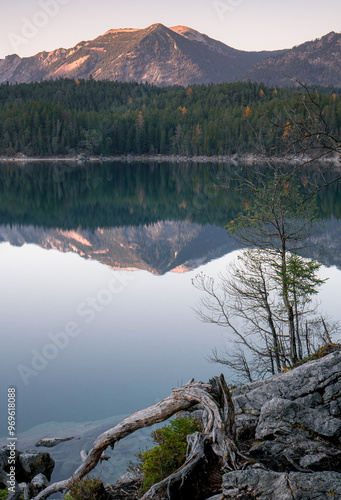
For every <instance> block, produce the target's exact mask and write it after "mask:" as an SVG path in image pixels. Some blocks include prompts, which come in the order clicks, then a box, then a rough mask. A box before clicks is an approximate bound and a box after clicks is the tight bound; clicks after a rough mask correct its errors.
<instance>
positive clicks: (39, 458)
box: [18, 450, 55, 482]
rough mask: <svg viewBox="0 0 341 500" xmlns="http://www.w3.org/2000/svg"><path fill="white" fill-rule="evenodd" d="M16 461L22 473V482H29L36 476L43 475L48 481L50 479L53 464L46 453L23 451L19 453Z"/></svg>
mask: <svg viewBox="0 0 341 500" xmlns="http://www.w3.org/2000/svg"><path fill="white" fill-rule="evenodd" d="M18 461H19V464H20V465H21V467H22V469H23V471H24V476H25V477H24V478H23V479H22V480H23V481H26V482H31V481H32V479H33V478H34V477H35V476H37V475H38V474H44V476H45V477H46V478H47V479H48V480H50V479H51V474H52V471H53V468H54V464H55V462H54V460H53V459H52V458H51V457H50V455H49V454H48V453H41V452H38V451H36V450H29V451H25V452H23V453H20V455H19V459H18Z"/></svg>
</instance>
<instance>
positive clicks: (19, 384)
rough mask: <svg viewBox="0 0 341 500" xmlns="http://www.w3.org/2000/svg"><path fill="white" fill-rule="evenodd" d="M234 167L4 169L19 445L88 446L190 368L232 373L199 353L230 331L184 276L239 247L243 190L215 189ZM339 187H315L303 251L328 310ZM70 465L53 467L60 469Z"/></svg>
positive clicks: (217, 266) (0, 286) (6, 356)
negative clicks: (317, 220) (60, 439)
mask: <svg viewBox="0 0 341 500" xmlns="http://www.w3.org/2000/svg"><path fill="white" fill-rule="evenodd" d="M233 168H235V167H233V166H225V167H223V166H214V165H196V164H185V165H183V164H175V165H174V164H121V163H112V164H111V163H106V164H82V165H76V164H64V163H63V164H59V163H53V164H48V163H39V164H38V163H37V164H26V165H22V166H19V165H14V164H8V165H2V166H1V168H0V170H1V176H0V178H1V181H0V242H1V243H0V276H1V281H0V300H1V311H2V314H1V320H2V321H1V325H2V326H1V338H2V346H1V347H2V348H1V351H2V362H1V366H0V373H1V381H2V382H1V393H2V401H3V402H5V398H6V393H7V388H8V387H16V389H17V399H18V407H17V427H18V433H21V436H22V437H21V440H20V439H19V442H18V449H24V447H26V446H28V445H30V446H32V445H33V442H34V440H38V438H41V437H45V436H47V435H51V433H52V435H53V436H54V435H57V434H60V435H61V436H62V435H64V436H65V434H67V433H75V432H76V433H77V432H78V434H79V436H80V435H82V436H83V437H84V435H85V434H86V433H87V434H86V435H87V440H88V441H87V443H88V445H89V443H90V444H91V439H93V437H94V436H96V432H97V430H98V429H99V428H102V427H103V430H104V428H107V427H110V426H111V425H113V422H116V421H117V420H120V418H121V416H122V415H126V414H129V413H132V412H134V411H136V410H139V409H141V408H144V407H146V406H149V405H152V404H154V403H155V402H158V401H159V400H161V399H163V398H164V397H166V396H168V395H169V394H170V392H171V390H172V388H173V387H176V386H179V385H181V384H183V383H185V382H187V381H188V380H189V379H191V378H192V377H194V378H195V379H197V380H204V381H206V380H208V379H209V378H210V377H212V376H213V375H216V374H219V373H220V372H224V374H225V376H226V378H227V379H229V378H230V377H231V374H230V373H229V372H228V371H227V370H226V368H224V367H222V366H219V365H214V364H212V363H210V362H209V361H208V358H209V356H210V354H211V351H212V349H213V348H215V347H216V348H218V350H219V349H220V348H222V347H224V345H225V342H226V341H225V338H224V335H226V332H225V331H224V330H222V329H219V328H218V327H217V326H215V325H210V324H204V323H202V322H200V321H199V320H198V319H197V318H196V316H195V312H194V308H195V306H196V304H197V302H198V299H199V292H198V291H197V290H196V289H195V288H194V287H193V286H192V284H191V280H192V278H194V277H195V275H196V274H197V273H199V272H201V271H203V272H204V273H205V274H208V275H212V276H215V275H217V274H218V272H220V271H223V270H224V269H225V267H226V265H227V263H228V262H230V261H231V260H232V259H234V258H235V257H236V255H237V252H238V245H237V243H236V242H235V241H234V240H233V239H231V238H230V237H228V236H227V233H226V231H225V229H224V225H225V224H226V223H228V222H229V221H230V220H231V219H232V218H233V217H234V216H235V215H236V214H237V213H238V210H239V208H240V200H239V198H238V196H237V195H236V194H233V193H228V192H227V191H221V190H217V189H214V188H213V184H214V183H215V182H216V179H217V176H222V175H224V174H227V173H229V172H231V169H233ZM339 191H340V187H339V186H338V185H333V186H331V187H330V188H329V190H328V191H326V192H324V193H321V194H320V196H319V199H318V205H319V210H320V214H321V217H322V218H323V221H324V225H323V227H322V229H321V230H320V231H319V232H318V233H317V234H316V235H315V236H314V238H313V239H312V240H311V246H310V247H309V248H308V250H307V252H308V254H309V256H311V257H314V258H317V259H318V260H319V261H320V262H321V263H322V264H323V268H322V270H321V276H322V277H329V278H330V279H329V280H328V282H327V283H326V284H325V285H324V286H323V289H322V291H321V293H320V294H319V298H320V299H321V301H322V304H323V307H322V309H323V310H324V311H325V312H326V313H328V314H329V315H330V316H333V318H334V319H336V320H340V319H341V312H340V307H339V300H338V290H339V288H340V284H341V271H340V269H341V254H340V248H341V223H340V218H341V201H340V200H341V197H340V192H339ZM321 249H322V250H321ZM3 405H5V403H3ZM103 420H104V421H105V422H102V421H103ZM90 422H92V423H90ZM96 422H97V423H96ZM147 432H148V433H149V431H146V432H144V433H142V434H141V435H140V436H142V437H141V438H139V439H140V441H139V444H141V442H143V443H145V442H147V441H148V439H147V437H146V436H147ZM0 435H2V436H6V424H5V422H4V419H2V421H1V428H0ZM89 436H90V437H89ZM30 439H31V440H30ZM68 446H73V448H72V450H73V452H74V451H75V447H76V445H75V444H73V445H70V444H69V445H65V447H64V450H66V451H65V453H70V452H71V451H69V452H68V451H67V450H68V449H69V450H71V448H68ZM57 448H58V447H57ZM57 448H56V450H57ZM135 448H136V446H135ZM135 448H134V445H132V446H131V447H130V446H128V449H129V451H131V450H133V449H135ZM25 449H26V448H25ZM78 451H79V450H77V454H78ZM136 451H137V450H136ZM51 453H52V451H51ZM56 453H57V455H58V450H57V451H56ZM63 456H64V459H63V460H65V455H63ZM130 458H132V457H130ZM60 462H62V458H61V457H60ZM125 464H126V462H125V461H124V464H123V465H124V466H125ZM123 465H122V463H120V466H117V467H116V472H115V474H116V475H117V474H118V472H117V471H118V470H119V472H122V467H123ZM72 467H73V465H72V463H69V469H70V468H71V472H72ZM105 467H108V466H107V465H105V466H104V468H105ZM69 469H67V468H65V467H64V468H63V467H62V466H61V465H60V464H59V469H58V474H57V476H58V477H55V478H58V479H62V478H65V477H66V476H65V474H66V473H67V471H68V470H69ZM63 474H64V476H63ZM115 474H114V475H115ZM60 476H61V477H60Z"/></svg>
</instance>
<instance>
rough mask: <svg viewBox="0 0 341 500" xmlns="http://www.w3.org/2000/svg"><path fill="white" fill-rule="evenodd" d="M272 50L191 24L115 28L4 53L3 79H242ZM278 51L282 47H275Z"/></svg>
mask: <svg viewBox="0 0 341 500" xmlns="http://www.w3.org/2000/svg"><path fill="white" fill-rule="evenodd" d="M270 54H272V53H271V52H266V51H264V52H245V51H240V50H236V49H233V48H231V47H229V46H227V45H225V44H223V43H221V42H218V41H216V40H213V39H211V38H209V37H208V36H207V35H204V34H201V33H199V32H198V31H195V30H193V29H191V28H188V27H186V26H175V27H173V28H167V27H166V26H163V25H162V24H153V25H152V26H149V27H148V28H146V29H112V30H109V31H107V32H106V33H105V34H104V35H102V36H99V37H98V38H96V39H95V40H92V41H83V42H80V43H79V44H77V45H76V46H75V47H73V48H71V49H63V48H60V49H57V50H54V51H52V52H40V53H38V54H36V55H35V56H32V57H26V58H20V57H19V56H18V55H16V54H14V55H10V56H7V57H6V58H5V59H0V83H3V82H7V81H8V82H10V83H14V82H18V83H27V82H32V81H40V80H46V79H56V78H60V77H63V78H85V79H86V78H89V77H90V75H92V77H93V78H94V79H97V80H104V79H107V80H119V81H123V82H125V81H138V82H149V83H152V84H156V85H174V84H177V85H184V86H187V85H189V84H195V83H219V82H224V81H235V80H238V79H239V78H240V77H241V75H242V74H244V73H245V72H247V70H248V69H250V68H251V66H253V65H255V64H256V63H258V62H259V61H261V60H262V59H264V58H266V57H268V56H269V55H270ZM276 54H277V52H276Z"/></svg>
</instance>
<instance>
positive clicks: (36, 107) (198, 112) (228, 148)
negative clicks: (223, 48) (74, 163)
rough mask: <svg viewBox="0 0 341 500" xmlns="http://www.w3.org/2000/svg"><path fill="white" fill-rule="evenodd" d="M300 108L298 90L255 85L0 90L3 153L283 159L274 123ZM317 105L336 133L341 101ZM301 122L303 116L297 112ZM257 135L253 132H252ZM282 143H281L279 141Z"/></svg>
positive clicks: (331, 97) (323, 99) (330, 95)
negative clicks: (261, 152) (261, 153)
mask: <svg viewBox="0 0 341 500" xmlns="http://www.w3.org/2000/svg"><path fill="white" fill-rule="evenodd" d="M298 103H299V95H298V94H297V91H295V92H293V91H290V90H283V89H279V90H277V89H275V88H266V87H264V86H262V85H260V84H253V83H230V84H227V83H226V84H224V83H223V84H218V85H209V86H206V85H198V86H193V87H191V88H186V89H185V88H182V87H165V88H158V87H154V86H152V85H148V84H138V83H119V82H109V81H94V80H91V79H90V80H87V81H85V80H69V79H61V80H57V81H45V82H40V83H31V84H18V85H10V84H3V85H0V155H15V154H17V153H19V152H20V153H24V154H26V155H31V156H41V157H47V156H54V155H55V156H58V155H73V154H78V153H84V154H87V155H104V156H110V155H121V154H129V153H134V154H156V153H161V154H184V155H214V154H221V155H223V154H236V153H237V154H238V153H245V152H255V151H257V149H258V145H259V144H260V143H261V144H262V146H263V147H265V149H267V150H270V149H271V152H272V153H273V152H275V153H280V152H281V151H282V149H283V147H284V146H283V134H284V132H283V130H281V129H280V128H276V127H273V125H272V119H276V120H278V119H279V118H281V117H282V118H283V120H284V119H285V116H286V114H285V109H288V108H295V107H297V105H298ZM320 103H321V107H322V109H323V112H324V114H325V116H326V119H327V120H328V123H329V125H330V126H331V129H332V131H333V133H335V134H336V135H338V134H339V133H340V128H341V99H340V98H339V94H338V92H337V91H335V90H333V89H327V90H325V93H324V94H320ZM300 113H301V118H302V120H304V119H305V118H306V117H305V114H306V110H305V109H304V108H302V107H301V108H300ZM255 131H257V134H255ZM284 138H285V137H284Z"/></svg>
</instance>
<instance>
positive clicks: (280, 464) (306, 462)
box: [249, 436, 341, 472]
mask: <svg viewBox="0 0 341 500" xmlns="http://www.w3.org/2000/svg"><path fill="white" fill-rule="evenodd" d="M249 453H250V455H251V456H252V457H253V458H255V459H256V460H257V461H259V462H261V463H262V464H263V465H265V466H266V467H268V468H269V469H272V470H274V471H280V472H282V471H288V470H290V469H292V470H294V471H296V470H297V471H301V472H302V470H304V469H305V470H307V471H308V472H309V471H310V472H311V471H321V470H329V471H330V470H336V471H341V451H340V450H339V449H338V448H335V447H333V446H331V445H330V443H325V442H323V441H322V440H311V439H307V438H304V439H302V437H300V436H283V437H282V436H281V437H279V438H277V439H276V440H275V441H267V440H266V441H261V442H260V443H257V444H255V445H254V446H252V447H251V449H250V450H249Z"/></svg>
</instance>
